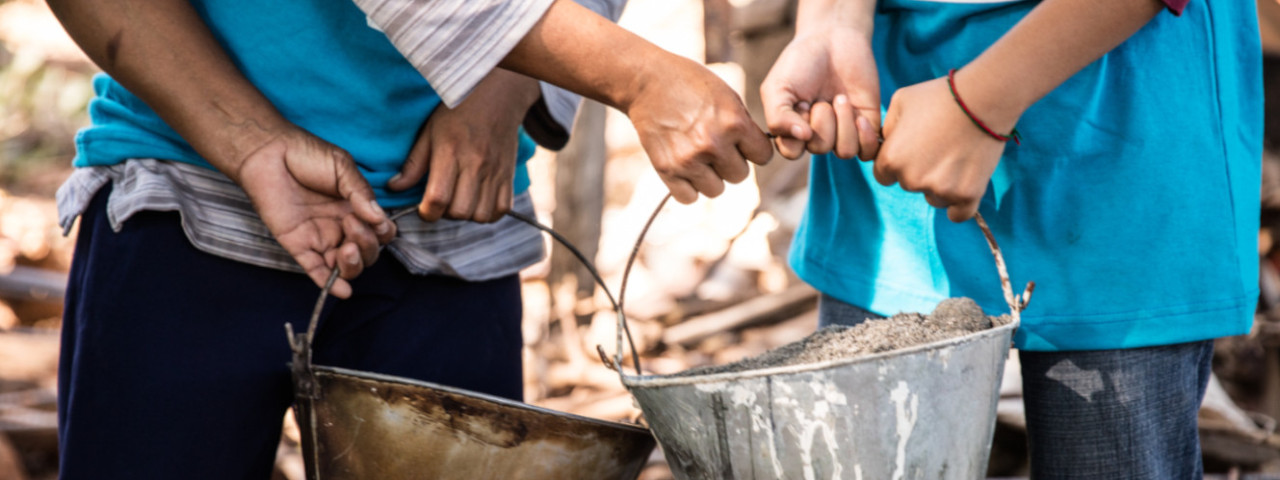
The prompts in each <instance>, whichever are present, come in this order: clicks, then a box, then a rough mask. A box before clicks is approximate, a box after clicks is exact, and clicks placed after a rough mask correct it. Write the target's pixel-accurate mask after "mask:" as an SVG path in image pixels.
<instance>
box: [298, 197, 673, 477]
mask: <svg viewBox="0 0 1280 480" xmlns="http://www.w3.org/2000/svg"><path fill="white" fill-rule="evenodd" d="M408 211H412V210H408ZM509 215H512V216H516V217H517V218H519V219H520V220H522V221H525V222H528V223H531V224H533V225H534V226H537V227H539V228H542V229H546V227H545V226H541V225H537V222H536V221H534V220H532V219H529V218H526V217H522V216H518V215H516V214H511V213H509ZM575 253H576V250H575ZM579 255H580V254H579ZM337 275H338V274H337V272H334V273H333V274H332V275H331V276H330V277H329V282H328V284H327V285H325V287H324V289H323V291H322V292H321V294H320V298H319V300H317V301H316V306H315V310H314V311H313V313H312V315H311V323H310V326H309V327H308V329H307V331H306V332H303V333H301V334H297V335H295V334H294V332H293V327H292V325H290V324H285V329H286V331H287V333H288V339H289V345H290V348H291V349H292V350H293V361H292V363H291V364H290V368H291V369H292V373H293V381H294V393H295V400H294V409H295V417H296V418H297V421H298V427H299V430H300V433H301V443H302V454H303V463H304V465H305V468H306V474H307V478H308V479H309V480H336V479H379V480H381V479H396V480H399V479H439V480H449V479H458V480H486V479H502V480H566V479H588V478H590V479H617V480H634V479H635V478H636V477H638V476H639V475H640V471H641V470H642V469H643V468H644V465H645V463H646V462H647V461H648V458H649V454H650V453H651V452H652V451H653V448H654V446H655V443H654V439H653V436H652V435H650V434H649V431H648V430H645V429H643V428H640V427H637V426H635V425H627V424H622V423H617V422H608V421H603V420H596V419H592V418H587V417H581V416H578V415H572V414H568V413H564V412H557V411H554V410H548V409H545V408H538V407H534V406H531V405H527V404H523V403H520V402H514V401H511V400H507V399H504V398H498V397H494V396H491V395H485V394H482V393H478V392H471V391H466V390H461V389H457V388H451V387H447V386H443V385H437V384H433V383H428V382H422V381H417V380H413V379H408V378H402V377H393V376H389V375H380V374H376V373H369V372H360V371H354V370H346V369H341V368H333V367H323V366H316V365H312V363H311V339H312V338H314V336H315V329H316V325H317V323H318V322H319V318H320V312H321V309H322V308H323V307H324V301H325V298H326V297H327V295H328V292H329V288H330V287H332V286H333V282H334V281H335V280H336V279H337Z"/></svg>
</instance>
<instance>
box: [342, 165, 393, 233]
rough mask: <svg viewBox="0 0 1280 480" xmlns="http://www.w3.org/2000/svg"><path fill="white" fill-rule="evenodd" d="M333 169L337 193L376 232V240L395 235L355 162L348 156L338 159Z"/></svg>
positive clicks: (357, 216) (385, 214) (391, 225)
mask: <svg viewBox="0 0 1280 480" xmlns="http://www.w3.org/2000/svg"><path fill="white" fill-rule="evenodd" d="M333 170H334V172H335V173H336V175H337V179H336V180H337V182H336V184H337V186H338V195H339V196H341V197H342V198H343V199H346V200H347V202H349V203H350V204H351V210H352V211H353V212H355V214H356V218H358V219H360V221H362V222H364V223H367V224H369V226H370V227H372V228H373V230H374V232H377V235H378V240H380V241H383V242H387V241H390V239H391V237H392V236H394V235H395V224H394V223H392V222H391V220H388V219H387V213H386V212H385V211H383V210H382V207H380V206H378V202H377V197H376V196H375V195H374V193H373V188H372V187H370V186H369V182H368V181H367V180H365V178H364V175H361V174H360V169H358V168H356V163H355V162H354V161H351V158H350V157H346V161H341V159H339V161H337V164H336V165H334V169H333Z"/></svg>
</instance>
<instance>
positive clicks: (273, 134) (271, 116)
mask: <svg viewBox="0 0 1280 480" xmlns="http://www.w3.org/2000/svg"><path fill="white" fill-rule="evenodd" d="M216 121H217V122H218V124H217V126H216V127H213V128H211V129H210V130H209V131H210V132H213V133H212V135H210V138H209V139H208V140H207V141H206V142H205V143H209V144H210V145H207V146H205V148H200V147H199V146H195V145H194V142H193V146H194V147H196V150H197V151H198V152H200V154H201V156H203V157H204V158H205V160H208V161H209V163H210V164H212V165H213V166H214V168H217V169H218V171H220V172H222V173H223V174H225V175H226V176H227V177H228V178H230V179H231V181H233V182H235V183H236V184H239V185H243V182H242V180H243V178H244V174H243V171H244V166H245V164H246V163H247V162H248V161H249V160H250V159H251V158H254V157H255V156H260V155H259V154H260V153H261V152H262V151H263V150H267V149H269V148H270V147H271V146H272V145H274V144H277V143H279V141H280V139H281V138H283V137H285V136H286V135H287V134H288V132H289V131H290V130H295V129H297V127H296V126H294V125H293V124H292V123H289V122H288V121H287V120H285V119H284V117H282V116H280V114H279V113H278V112H275V111H274V109H272V110H271V111H269V112H259V115H250V116H244V115H231V114H230V113H229V112H228V114H227V115H226V116H222V117H216Z"/></svg>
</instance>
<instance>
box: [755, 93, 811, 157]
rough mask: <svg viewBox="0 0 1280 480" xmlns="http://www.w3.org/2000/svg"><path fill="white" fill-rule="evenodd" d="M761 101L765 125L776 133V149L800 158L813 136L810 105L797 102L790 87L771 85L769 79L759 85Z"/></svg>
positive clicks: (783, 154) (788, 155) (787, 155)
mask: <svg viewBox="0 0 1280 480" xmlns="http://www.w3.org/2000/svg"><path fill="white" fill-rule="evenodd" d="M760 100H761V101H762V102H763V103H764V105H765V114H764V117H765V124H766V125H767V126H768V127H769V132H770V133H772V134H774V135H775V136H776V138H775V139H774V142H775V144H776V145H777V147H778V152H779V153H781V154H782V156H784V157H787V158H790V159H793V160H794V159H796V158H799V157H800V155H802V154H804V144H805V142H808V141H809V139H810V138H812V135H813V131H812V130H811V129H810V127H809V118H808V112H809V104H808V103H807V102H800V101H798V99H797V98H796V96H795V95H794V94H793V93H791V91H790V90H789V89H786V88H780V87H773V86H772V84H771V83H769V82H766V84H765V85H764V86H762V87H761V91H760ZM749 158H750V157H749Z"/></svg>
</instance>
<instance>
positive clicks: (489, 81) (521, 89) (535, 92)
mask: <svg viewBox="0 0 1280 480" xmlns="http://www.w3.org/2000/svg"><path fill="white" fill-rule="evenodd" d="M472 94H473V95H481V96H492V97H493V98H496V99H499V105H502V106H505V107H504V108H509V109H510V111H512V112H517V113H518V114H520V115H521V116H523V114H524V112H527V111H528V110H529V107H532V106H533V104H534V102H537V101H538V97H541V96H542V88H541V86H540V85H539V84H538V81H537V80H534V79H532V78H529V77H526V76H524V75H521V74H518V73H515V72H512V71H509V70H504V69H501V68H495V69H493V71H492V72H490V73H489V75H488V76H487V77H485V79H484V80H483V81H481V82H480V85H479V86H478V87H477V88H476V91H475V92H473V93H472Z"/></svg>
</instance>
